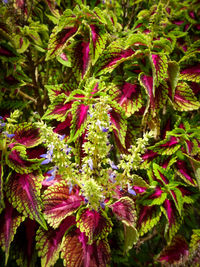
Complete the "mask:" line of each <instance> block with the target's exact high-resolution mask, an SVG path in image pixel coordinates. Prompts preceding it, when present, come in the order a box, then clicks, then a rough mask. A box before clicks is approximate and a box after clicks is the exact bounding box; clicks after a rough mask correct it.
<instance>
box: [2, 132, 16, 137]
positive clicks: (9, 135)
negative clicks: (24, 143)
mask: <svg viewBox="0 0 200 267" xmlns="http://www.w3.org/2000/svg"><path fill="white" fill-rule="evenodd" d="M4 134H5V135H6V136H7V137H8V138H12V137H13V136H15V134H9V133H7V132H4Z"/></svg>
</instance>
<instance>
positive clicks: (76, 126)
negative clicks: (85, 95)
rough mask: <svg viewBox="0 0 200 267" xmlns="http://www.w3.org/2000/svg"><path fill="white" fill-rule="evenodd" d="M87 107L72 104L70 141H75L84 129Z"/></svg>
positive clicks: (78, 103)
mask: <svg viewBox="0 0 200 267" xmlns="http://www.w3.org/2000/svg"><path fill="white" fill-rule="evenodd" d="M88 110H89V106H88V105H85V104H81V103H80V102H78V101H77V102H74V103H73V105H72V110H71V112H72V122H71V131H70V140H71V141H75V140H76V139H77V138H78V137H79V136H80V135H81V134H82V133H83V132H84V131H85V129H86V126H87V116H88Z"/></svg>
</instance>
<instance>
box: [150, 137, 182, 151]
mask: <svg viewBox="0 0 200 267" xmlns="http://www.w3.org/2000/svg"><path fill="white" fill-rule="evenodd" d="M180 147H181V145H180V144H179V140H178V138H176V137H174V136H171V137H170V138H168V139H164V140H162V141H160V142H157V143H156V144H155V145H154V146H150V147H149V149H151V150H153V152H157V153H158V154H161V155H172V154H174V153H175V152H176V151H178V149H179V148H180Z"/></svg>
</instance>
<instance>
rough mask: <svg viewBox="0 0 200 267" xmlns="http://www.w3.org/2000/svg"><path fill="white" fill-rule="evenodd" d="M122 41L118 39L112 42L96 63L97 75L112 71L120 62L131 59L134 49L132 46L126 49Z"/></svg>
mask: <svg viewBox="0 0 200 267" xmlns="http://www.w3.org/2000/svg"><path fill="white" fill-rule="evenodd" d="M122 43H123V42H122V41H121V40H118V41H115V42H113V43H111V44H110V45H109V46H108V47H107V49H105V50H104V51H103V53H102V56H101V57H100V58H99V60H98V61H97V63H96V66H95V67H96V69H95V73H96V74H97V75H101V74H105V73H107V72H109V73H110V72H112V71H113V70H114V69H115V68H116V67H117V66H118V65H119V64H120V63H122V62H124V61H126V60H128V59H131V58H132V57H133V55H134V53H135V52H134V51H133V50H132V49H131V48H127V49H124V46H123V45H122Z"/></svg>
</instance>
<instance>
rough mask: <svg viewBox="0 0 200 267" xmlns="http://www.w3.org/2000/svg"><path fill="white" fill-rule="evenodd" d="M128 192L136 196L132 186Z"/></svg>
mask: <svg viewBox="0 0 200 267" xmlns="http://www.w3.org/2000/svg"><path fill="white" fill-rule="evenodd" d="M128 193H129V194H131V195H134V196H136V192H135V190H133V189H132V188H129V189H128Z"/></svg>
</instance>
